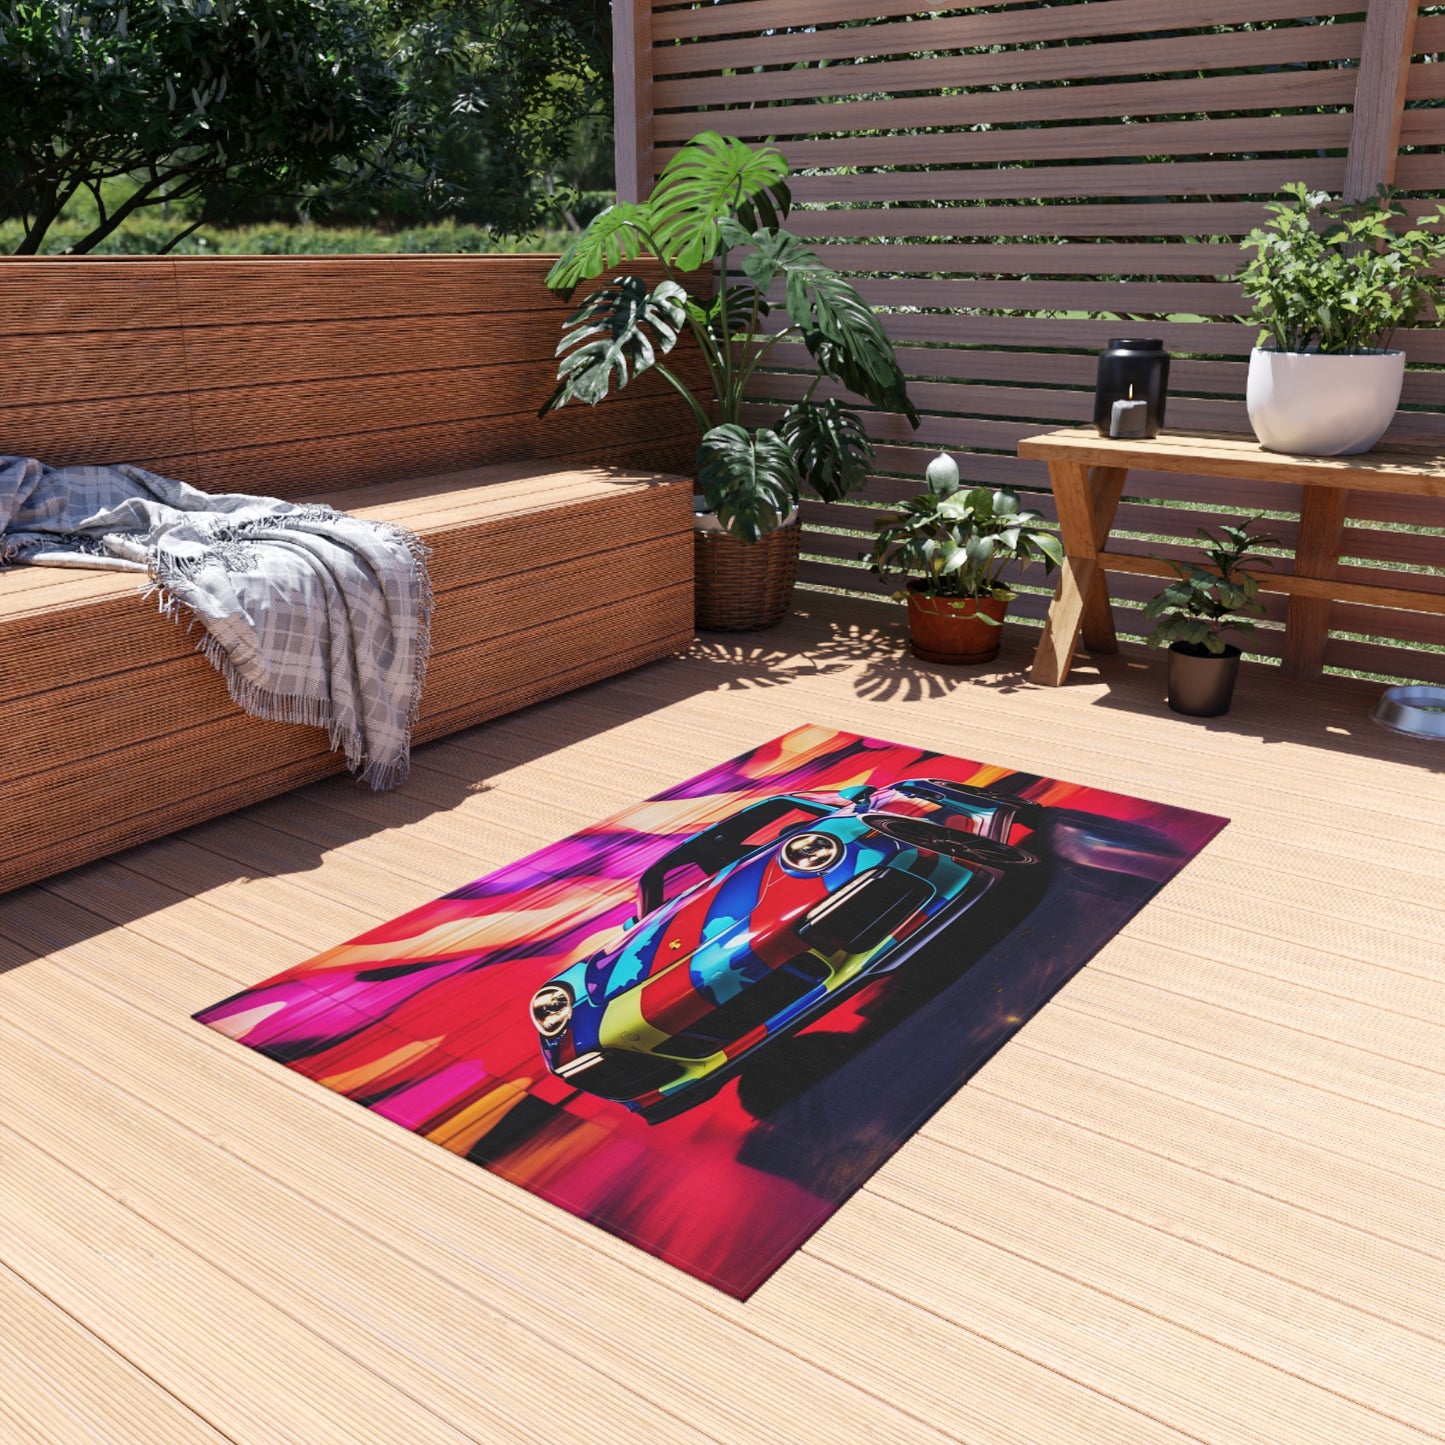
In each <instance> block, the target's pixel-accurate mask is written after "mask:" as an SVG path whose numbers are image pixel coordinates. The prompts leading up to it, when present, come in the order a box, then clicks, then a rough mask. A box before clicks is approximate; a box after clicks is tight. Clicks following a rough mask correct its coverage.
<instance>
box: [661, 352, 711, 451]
mask: <svg viewBox="0 0 1445 1445" xmlns="http://www.w3.org/2000/svg"><path fill="white" fill-rule="evenodd" d="M652 369H653V370H654V371H655V372H656V373H657V374H658V375H659V376H660V377H661V378H662V379H663V380H664V381H666V382H667V383H668V384H669V385H671V386H672V387H673V389H674V390H675V391H676V392H677V393H678V394H679V395H680V396H681V397H682V399H683V400H684V401H685V402H686V403H687V404H688V406H690V407H691V408H692V414H693V417H694V418H695V419H696V421H697V425H698V430H699V432H700V433H701V434H702V435H704V436H706V435H707V433H708V432H710V431H711V430H712V419H711V418H710V417H709V416H708V414H707V413H706V412H705V411H704V410H703V409H702V406H701V404H700V403H699V402H698V399H697V398H696V397H695V396H694V395H693V394H692V392H691V391H689V390H688V388H687V385H686V383H685V382H683V381H682V380H681V379H680V378H679V377H677V376H676V375H675V374H674V373H673V371H672V370H671V369H670V368H669V367H666V366H664V365H663V364H662V362H660V361H656V362H654V363H653V365H652Z"/></svg>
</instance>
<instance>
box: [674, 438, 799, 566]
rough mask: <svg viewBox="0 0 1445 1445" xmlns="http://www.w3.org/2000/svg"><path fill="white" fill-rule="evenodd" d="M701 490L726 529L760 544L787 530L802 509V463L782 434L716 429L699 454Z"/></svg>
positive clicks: (736, 535)
mask: <svg viewBox="0 0 1445 1445" xmlns="http://www.w3.org/2000/svg"><path fill="white" fill-rule="evenodd" d="M697 460H698V471H697V480H698V485H699V487H701V489H702V493H703V495H704V496H705V497H706V498H707V504H708V506H709V507H711V508H712V511H713V513H714V514H715V515H716V517H717V519H718V521H720V522H721V523H722V524H723V526H724V527H726V528H727V529H728V531H730V532H731V533H732V534H733V536H735V537H737V538H738V539H739V540H740V541H743V542H756V541H757V540H758V538H759V537H761V536H762V535H763V533H764V532H771V531H772V530H773V529H774V528H775V527H778V526H779V525H781V523H782V522H783V521H784V520H785V519H786V517H787V516H788V514H789V513H790V512H791V511H792V510H793V508H794V507H795V506H796V505H797V501H798V488H799V484H800V481H801V478H800V477H799V476H798V463H797V459H796V458H795V457H794V455H793V449H792V447H790V446H789V445H788V443H787V442H786V441H785V440H784V439H783V438H782V437H780V436H779V435H778V434H777V432H775V431H770V430H768V429H767V428H765V427H764V428H760V429H759V430H757V431H755V432H751V431H749V430H748V429H747V428H746V427H743V426H739V425H738V424H737V423H736V422H725V423H724V424H723V425H722V426H715V427H713V429H712V430H711V431H710V432H708V433H707V434H706V435H705V436H704V437H703V439H702V445H701V446H700V447H698V449H697Z"/></svg>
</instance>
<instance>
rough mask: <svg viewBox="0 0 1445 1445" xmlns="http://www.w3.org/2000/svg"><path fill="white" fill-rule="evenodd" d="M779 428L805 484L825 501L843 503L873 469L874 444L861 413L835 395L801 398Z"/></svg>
mask: <svg viewBox="0 0 1445 1445" xmlns="http://www.w3.org/2000/svg"><path fill="white" fill-rule="evenodd" d="M778 431H779V432H780V434H781V435H782V437H783V439H784V440H785V441H786V442H787V443H788V445H789V446H790V447H792V449H793V455H794V456H795V457H796V458H797V461H798V472H799V474H800V475H801V476H802V479H803V482H804V483H805V485H807V486H808V487H810V488H811V489H812V490H813V491H814V492H816V493H817V494H818V496H820V497H821V498H822V499H823V500H824V501H825V502H840V501H842V500H843V498H844V497H846V496H847V495H848V493H849V492H853V491H856V490H857V489H858V488H859V487H861V486H862V485H863V483H864V482H865V481H867V479H868V474H869V473H870V472H871V471H872V470H873V444H872V442H870V441H869V440H868V434H867V432H865V431H864V430H863V422H862V419H861V418H860V417H859V416H858V413H857V412H855V411H852V410H850V409H849V408H848V407H846V406H844V405H843V404H842V402H840V401H839V400H838V399H837V398H836V397H830V398H829V399H828V400H827V401H822V402H817V401H801V402H799V403H798V404H797V405H796V406H794V407H792V408H791V409H790V410H789V411H788V413H787V415H786V416H785V417H784V418H783V420H782V424H781V426H779V428H778Z"/></svg>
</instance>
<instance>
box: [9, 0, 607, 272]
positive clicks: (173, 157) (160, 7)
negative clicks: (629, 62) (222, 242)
mask: <svg viewBox="0 0 1445 1445" xmlns="http://www.w3.org/2000/svg"><path fill="white" fill-rule="evenodd" d="M610 46H611V25H610V17H609V11H608V8H607V5H606V4H605V3H602V0H0V218H3V217H18V218H21V219H22V220H23V221H24V223H25V225H24V234H23V237H22V241H21V244H20V247H19V249H20V251H21V252H22V253H33V252H36V251H39V250H40V249H42V245H43V243H44V242H45V238H46V235H47V232H48V231H49V230H50V228H51V227H52V226H53V225H54V224H55V222H56V220H57V218H58V217H60V216H61V214H62V212H64V213H65V218H66V220H67V221H70V222H73V221H74V220H75V217H76V214H77V211H78V202H80V201H86V202H87V204H86V205H85V207H84V208H83V209H84V211H85V213H86V214H87V215H88V216H90V217H92V223H91V224H90V225H89V226H88V228H87V229H86V230H85V231H84V232H83V233H82V234H80V235H79V236H78V237H76V238H75V239H74V240H73V241H72V243H71V246H70V249H71V250H73V251H89V250H91V249H92V248H93V247H94V246H95V245H97V244H98V243H100V242H102V241H104V240H105V239H106V238H107V237H108V236H111V235H112V234H114V232H115V231H116V229H117V228H118V227H120V226H121V225H122V224H123V223H124V222H125V221H126V219H127V218H128V217H130V216H132V215H135V214H136V213H137V212H142V213H144V209H145V208H146V207H154V206H164V208H165V211H166V214H167V215H168V216H171V217H179V219H178V221H177V224H176V227H175V239H179V238H180V237H181V236H184V235H185V234H186V233H187V232H188V231H189V230H190V229H192V228H193V227H194V225H196V224H197V223H199V221H200V220H201V219H202V218H204V220H205V222H206V223H207V224H209V225H217V224H224V223H225V222H226V221H227V220H228V219H231V218H236V219H241V220H249V221H258V220H274V219H280V218H283V217H286V216H288V215H290V216H294V215H295V214H296V212H297V210H298V209H300V210H303V211H305V212H307V213H318V214H325V213H330V214H334V215H340V216H342V217H346V218H349V219H351V220H358V219H367V218H373V219H375V218H381V217H390V218H393V219H397V220H411V221H416V220H421V219H424V218H427V217H429V216H435V215H436V214H437V213H438V212H442V211H450V212H452V213H454V214H456V215H459V216H462V217H464V218H467V219H471V220H476V221H482V222H485V223H488V224H491V225H492V226H493V227H494V228H495V229H497V230H500V231H505V232H510V233H513V234H521V233H523V232H526V231H529V230H533V229H535V228H536V227H537V226H538V225H539V224H541V223H542V222H544V221H547V220H549V219H555V218H557V217H558V216H559V215H565V214H567V213H568V208H569V207H570V206H572V205H575V203H576V191H577V187H578V184H579V183H581V182H582V181H583V180H585V179H589V178H588V177H585V176H584V175H583V174H582V173H581V172H580V171H579V169H578V167H577V165H576V161H577V158H578V157H579V156H582V157H583V158H584V160H585V159H586V158H587V157H590V158H591V164H592V170H593V173H594V175H593V177H592V178H591V179H592V180H593V182H594V183H596V184H606V181H607V179H608V178H609V176H610V170H609V168H608V167H609V163H608V161H607V159H606V157H607V155H608V153H609V152H610V115H611V92H610V85H609V84H608V73H609V66H610ZM599 177H600V179H599Z"/></svg>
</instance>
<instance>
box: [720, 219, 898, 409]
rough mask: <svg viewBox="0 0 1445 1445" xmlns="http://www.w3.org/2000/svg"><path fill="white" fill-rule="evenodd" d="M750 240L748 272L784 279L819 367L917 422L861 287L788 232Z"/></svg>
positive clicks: (792, 311)
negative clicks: (859, 290) (840, 274)
mask: <svg viewBox="0 0 1445 1445" xmlns="http://www.w3.org/2000/svg"><path fill="white" fill-rule="evenodd" d="M749 239H750V241H751V243H752V246H753V249H752V250H751V251H750V252H749V253H748V254H747V255H746V256H745V257H744V259H743V263H742V269H743V273H744V274H745V275H746V276H747V278H748V279H749V280H750V281H751V282H752V283H753V285H755V286H757V287H759V288H760V289H766V288H767V287H768V286H770V285H771V284H772V283H773V282H774V281H776V280H778V279H781V280H782V282H783V296H784V301H785V304H786V306H787V309H788V316H789V318H790V319H791V320H792V321H793V323H794V324H795V325H796V326H798V327H799V329H800V330H801V331H802V333H803V343H804V345H805V346H807V348H808V352H809V354H810V355H811V356H812V358H813V360H814V361H815V362H816V363H817V365H818V369H819V370H820V371H821V372H823V374H824V375H825V376H830V377H832V378H833V379H834V380H835V381H841V382H842V383H843V385H844V386H846V387H847V388H848V390H849V391H852V392H856V393H857V394H858V395H859V396H864V397H867V398H868V400H869V401H871V402H872V403H873V404H874V406H878V407H882V408H883V409H884V410H885V411H901V412H902V413H903V414H904V415H905V416H906V417H907V418H908V419H909V421H911V422H912V423H913V425H914V426H917V425H918V413H917V411H916V410H915V409H914V406H913V403H912V402H911V401H910V400H909V399H908V387H907V384H906V383H905V381H904V379H903V373H902V371H900V370H899V367H898V358H897V356H895V355H894V352H893V343H892V342H891V341H889V339H888V337H887V335H886V333H885V332H884V330H883V327H882V325H881V324H880V323H879V320H878V318H877V317H876V316H875V315H874V314H873V311H872V308H871V307H870V306H869V305H868V303H867V302H866V301H865V300H864V299H863V298H862V297H861V296H860V295H859V294H858V289H857V287H855V286H854V285H853V284H852V282H851V281H845V280H844V279H843V277H841V276H839V275H838V273H837V272H836V271H834V270H833V269H832V267H830V266H827V265H825V264H824V262H823V261H821V260H820V259H819V257H818V255H817V254H816V252H814V251H812V250H810V249H809V248H808V247H807V246H805V245H804V244H803V243H802V242H801V241H800V240H798V238H797V237H796V236H794V235H792V234H791V233H790V232H788V231H779V230H771V231H768V230H759V231H757V232H755V233H754V234H753V235H752V236H751V237H750V238H749Z"/></svg>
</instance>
